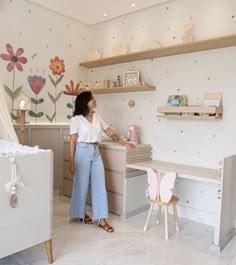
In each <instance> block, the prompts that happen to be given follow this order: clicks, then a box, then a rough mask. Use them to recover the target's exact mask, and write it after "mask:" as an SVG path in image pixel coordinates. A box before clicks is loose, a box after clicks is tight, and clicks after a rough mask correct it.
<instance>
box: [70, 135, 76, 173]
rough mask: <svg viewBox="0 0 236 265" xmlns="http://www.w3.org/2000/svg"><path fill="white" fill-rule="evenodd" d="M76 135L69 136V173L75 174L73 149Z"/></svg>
mask: <svg viewBox="0 0 236 265" xmlns="http://www.w3.org/2000/svg"><path fill="white" fill-rule="evenodd" d="M77 138H78V134H77V133H74V134H71V136H70V166H69V170H70V173H72V174H74V173H75V147H76V143H77Z"/></svg>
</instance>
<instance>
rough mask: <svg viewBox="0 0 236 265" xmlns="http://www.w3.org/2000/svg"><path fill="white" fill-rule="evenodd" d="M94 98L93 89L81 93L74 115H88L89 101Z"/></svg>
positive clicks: (76, 102)
mask: <svg viewBox="0 0 236 265" xmlns="http://www.w3.org/2000/svg"><path fill="white" fill-rule="evenodd" d="M92 98H93V95H92V93H91V91H84V92H82V93H80V94H79V95H78V96H77V97H76V100H75V111H74V113H73V116H76V115H83V116H86V115H87V114H88V113H89V107H88V103H89V101H90V100H91V99H92Z"/></svg>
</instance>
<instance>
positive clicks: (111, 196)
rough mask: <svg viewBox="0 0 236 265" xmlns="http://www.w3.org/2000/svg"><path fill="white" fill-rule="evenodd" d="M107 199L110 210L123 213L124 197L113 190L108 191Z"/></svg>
mask: <svg viewBox="0 0 236 265" xmlns="http://www.w3.org/2000/svg"><path fill="white" fill-rule="evenodd" d="M107 199H108V209H109V212H111V213H115V214H118V215H121V214H122V209H123V197H122V196H121V195H118V194H115V193H112V192H107Z"/></svg>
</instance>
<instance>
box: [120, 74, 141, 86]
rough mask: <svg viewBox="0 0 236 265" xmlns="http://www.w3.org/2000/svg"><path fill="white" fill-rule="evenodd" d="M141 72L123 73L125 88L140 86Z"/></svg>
mask: <svg viewBox="0 0 236 265" xmlns="http://www.w3.org/2000/svg"><path fill="white" fill-rule="evenodd" d="M139 84H140V82H139V71H126V72H123V86H124V87H125V86H136V85H139Z"/></svg>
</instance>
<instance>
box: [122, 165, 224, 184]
mask: <svg viewBox="0 0 236 265" xmlns="http://www.w3.org/2000/svg"><path fill="white" fill-rule="evenodd" d="M126 167H128V168H133V169H139V170H143V171H146V170H147V168H152V169H154V170H155V171H157V172H160V173H168V172H171V171H172V172H176V173H177V176H178V177H180V178H186V179H192V180H198V181H203V182H210V183H216V184H219V183H220V182H221V174H220V171H219V170H218V169H211V168H204V167H197V166H189V165H183V164H175V163H169V162H164V161H157V160H148V161H144V162H138V163H133V164H126Z"/></svg>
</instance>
